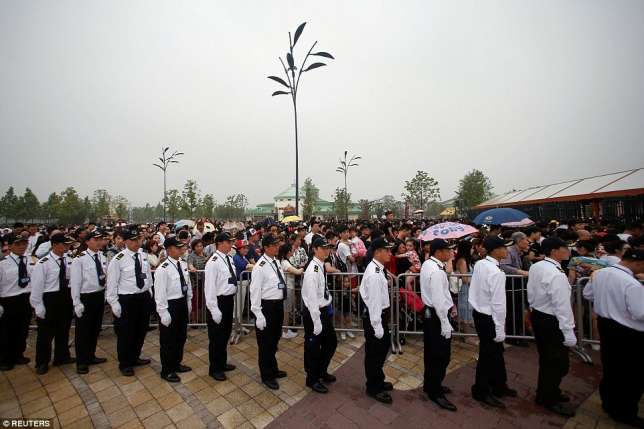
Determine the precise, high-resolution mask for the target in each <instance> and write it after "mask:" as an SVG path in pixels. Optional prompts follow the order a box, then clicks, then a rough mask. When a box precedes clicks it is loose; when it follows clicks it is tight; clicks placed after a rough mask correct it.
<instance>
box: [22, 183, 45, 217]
mask: <svg viewBox="0 0 644 429" xmlns="http://www.w3.org/2000/svg"><path fill="white" fill-rule="evenodd" d="M40 215H41V212H40V201H38V197H37V196H36V195H35V194H34V193H33V192H32V191H31V189H29V188H27V189H25V193H24V194H23V195H22V196H21V197H20V198H19V199H18V218H20V219H23V220H27V221H33V220H34V219H37V218H40Z"/></svg>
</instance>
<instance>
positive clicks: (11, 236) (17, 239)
mask: <svg viewBox="0 0 644 429" xmlns="http://www.w3.org/2000/svg"><path fill="white" fill-rule="evenodd" d="M5 239H6V240H7V242H8V243H9V244H13V243H19V242H21V241H29V239H28V238H27V237H25V236H23V235H22V234H17V235H16V234H9V235H7V236H5Z"/></svg>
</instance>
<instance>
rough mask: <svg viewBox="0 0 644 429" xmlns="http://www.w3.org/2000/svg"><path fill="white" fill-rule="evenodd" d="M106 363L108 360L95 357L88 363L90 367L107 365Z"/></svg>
mask: <svg viewBox="0 0 644 429" xmlns="http://www.w3.org/2000/svg"><path fill="white" fill-rule="evenodd" d="M105 362H107V359H105V358H99V357H96V356H94V357H93V358H92V359H90V361H89V362H88V363H89V364H90V365H98V364H99V363H105Z"/></svg>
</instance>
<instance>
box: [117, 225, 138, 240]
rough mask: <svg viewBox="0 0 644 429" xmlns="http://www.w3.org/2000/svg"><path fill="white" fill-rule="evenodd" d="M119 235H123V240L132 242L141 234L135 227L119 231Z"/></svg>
mask: <svg viewBox="0 0 644 429" xmlns="http://www.w3.org/2000/svg"><path fill="white" fill-rule="evenodd" d="M121 234H123V239H124V240H134V239H136V238H139V237H140V235H141V233H140V232H139V230H138V229H137V227H136V226H134V227H129V228H123V229H122V230H121Z"/></svg>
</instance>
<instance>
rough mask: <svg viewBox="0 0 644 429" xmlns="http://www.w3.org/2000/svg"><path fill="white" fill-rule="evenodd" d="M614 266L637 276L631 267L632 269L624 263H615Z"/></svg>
mask: <svg viewBox="0 0 644 429" xmlns="http://www.w3.org/2000/svg"><path fill="white" fill-rule="evenodd" d="M613 268H618V269H620V270H622V271H625V272H627V273H628V274H630V275H631V276H633V277H635V274H633V271H631V269H630V268H628V267H625V266H624V265H622V264H615V265H613Z"/></svg>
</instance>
